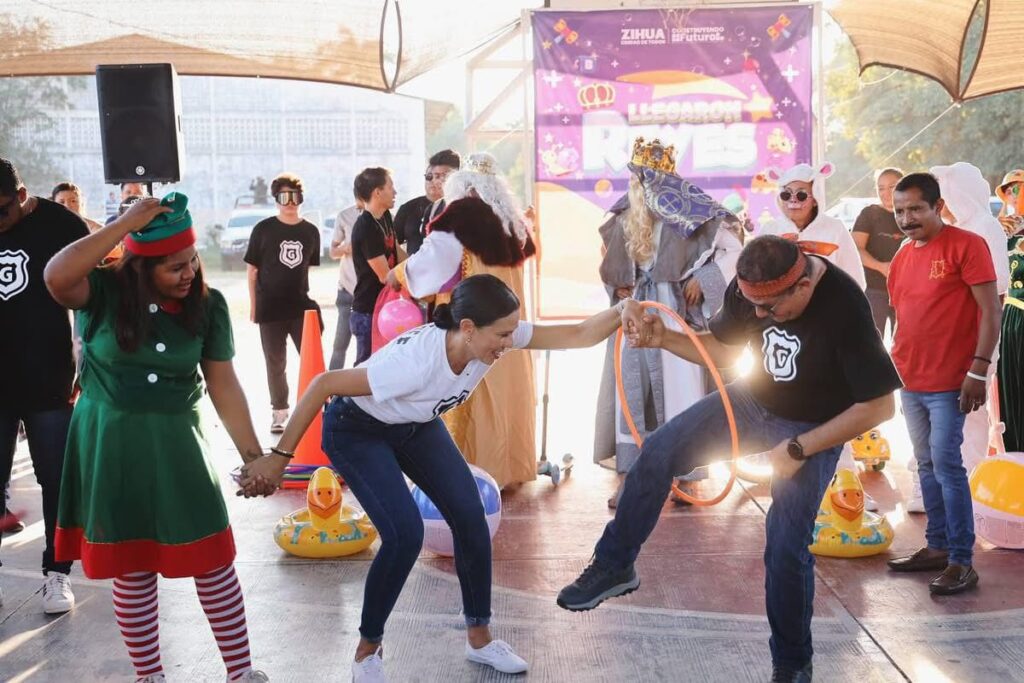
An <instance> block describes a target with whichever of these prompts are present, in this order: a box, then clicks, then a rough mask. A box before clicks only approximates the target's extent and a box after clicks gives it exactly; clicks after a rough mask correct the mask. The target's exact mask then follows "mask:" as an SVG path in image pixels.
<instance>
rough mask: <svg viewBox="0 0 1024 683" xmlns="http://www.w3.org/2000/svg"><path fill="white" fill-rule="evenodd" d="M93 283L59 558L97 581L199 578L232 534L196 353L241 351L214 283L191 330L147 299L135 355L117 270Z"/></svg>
mask: <svg viewBox="0 0 1024 683" xmlns="http://www.w3.org/2000/svg"><path fill="white" fill-rule="evenodd" d="M179 196H180V194H179ZM167 215H170V214H167ZM189 224H190V225H191V223H190V222H189ZM189 229H190V228H189ZM137 235H138V233H136V236H137ZM127 242H128V240H126V243H127ZM89 286H90V296H89V302H88V304H87V305H86V307H85V308H83V309H81V310H79V311H78V312H77V315H78V323H79V326H80V329H81V330H82V331H83V336H82V343H83V349H82V352H83V359H84V363H83V369H82V375H81V387H82V393H81V396H80V397H79V399H78V402H77V404H76V405H75V410H74V414H73V416H72V418H71V427H70V431H69V434H68V441H67V451H66V457H65V462H64V476H63V479H62V481H61V491H60V508H59V512H58V518H57V534H56V554H57V557H58V558H61V560H81V562H82V569H83V571H84V572H85V575H86V576H88V577H89V578H92V579H104V578H112V577H116V576H122V575H124V574H128V573H132V572H159V573H161V574H163V575H164V576H166V577H184V576H199V575H202V574H206V573H208V572H210V571H213V570H214V569H218V568H220V567H223V566H225V565H227V564H230V563H231V562H232V561H233V560H234V557H235V543H234V537H233V535H232V533H231V526H230V524H229V523H228V516H227V510H226V508H225V505H224V498H223V496H222V495H221V491H220V485H219V481H218V478H217V474H216V472H215V471H214V469H213V467H212V466H211V464H210V462H209V460H208V459H207V455H206V451H207V445H206V440H205V438H204V436H203V430H202V426H201V423H200V414H199V405H198V404H199V400H200V399H201V398H202V396H203V394H204V393H205V389H204V385H203V381H202V378H201V377H200V374H199V364H200V361H202V360H212V361H227V360H230V359H231V358H232V356H233V355H234V342H233V339H232V332H231V321H230V318H229V315H228V308H227V304H226V302H225V301H224V297H223V295H222V294H221V293H220V292H218V291H217V290H214V289H210V290H208V295H207V296H206V297H205V299H204V302H203V306H204V316H203V322H202V324H201V326H200V329H199V332H198V334H196V335H195V336H193V335H191V334H190V333H189V332H188V330H187V329H186V328H185V327H184V326H183V325H182V324H180V323H179V322H178V320H177V319H176V318H177V315H178V314H177V313H175V312H173V309H171V310H168V309H165V308H161V307H159V306H157V305H156V304H152V305H150V306H149V315H151V316H152V325H151V328H150V330H151V331H150V334H149V336H148V338H147V339H145V340H144V341H143V342H142V343H141V344H140V345H139V348H138V349H137V350H136V351H135V352H132V353H128V352H125V351H124V350H122V349H121V347H120V346H119V345H118V343H117V338H116V336H115V321H116V318H117V308H118V302H119V299H120V296H119V292H118V288H117V279H116V275H115V274H114V273H113V272H112V271H110V270H107V269H97V270H95V271H93V272H92V273H91V274H90V275H89Z"/></svg>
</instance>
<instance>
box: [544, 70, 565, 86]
mask: <svg viewBox="0 0 1024 683" xmlns="http://www.w3.org/2000/svg"><path fill="white" fill-rule="evenodd" d="M541 80H543V81H544V82H545V83H547V84H548V85H549V86H551V87H552V88H557V87H558V84H559V83H561V82H562V75H561V74H560V73H558V72H557V71H554V70H551V71H548V74H547V76H544V78H543V79H541Z"/></svg>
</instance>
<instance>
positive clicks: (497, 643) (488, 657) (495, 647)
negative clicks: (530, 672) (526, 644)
mask: <svg viewBox="0 0 1024 683" xmlns="http://www.w3.org/2000/svg"><path fill="white" fill-rule="evenodd" d="M466 659H468V660H469V661H471V662H476V663H477V664H486V665H487V666H489V667H492V668H493V669H496V670H498V671H500V672H501V673H503V674H521V673H523V672H524V671H526V667H527V664H526V660H525V659H523V658H522V657H520V656H519V655H517V654H516V653H515V652H513V650H512V646H511V645H509V644H508V643H506V642H505V641H504V640H492V641H491V642H489V643H487V644H486V645H484V646H483V647H482V648H480V649H479V650H478V649H476V648H475V647H473V646H472V645H470V644H469V643H466Z"/></svg>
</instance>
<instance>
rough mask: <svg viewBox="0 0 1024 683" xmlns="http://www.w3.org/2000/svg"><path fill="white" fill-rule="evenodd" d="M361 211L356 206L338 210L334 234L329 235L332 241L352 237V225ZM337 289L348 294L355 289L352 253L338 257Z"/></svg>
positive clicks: (354, 269) (342, 240)
mask: <svg viewBox="0 0 1024 683" xmlns="http://www.w3.org/2000/svg"><path fill="white" fill-rule="evenodd" d="M361 213H362V211H360V210H359V207H357V206H350V207H348V208H347V209H342V210H341V211H339V212H338V216H337V218H335V219H334V234H333V235H331V241H332V242H344V241H346V240H349V239H351V238H352V226H353V225H355V222H356V219H357V218H359V214H361ZM338 289H344V290H346V291H348V293H349V294H351V293H352V292H354V291H356V267H355V265H354V264H353V263H352V255H351V254H349V255H348V256H342V257H341V258H340V259H338Z"/></svg>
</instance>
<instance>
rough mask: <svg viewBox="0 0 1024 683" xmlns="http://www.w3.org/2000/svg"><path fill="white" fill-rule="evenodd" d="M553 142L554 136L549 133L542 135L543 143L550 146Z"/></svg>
mask: <svg viewBox="0 0 1024 683" xmlns="http://www.w3.org/2000/svg"><path fill="white" fill-rule="evenodd" d="M554 141H555V136H554V135H552V134H551V133H546V134H545V135H544V142H546V143H547V144H549V145H550V144H551V143H552V142H554Z"/></svg>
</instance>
